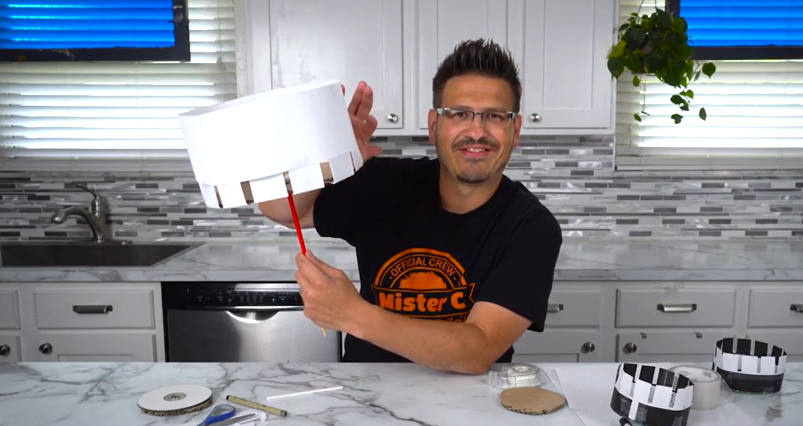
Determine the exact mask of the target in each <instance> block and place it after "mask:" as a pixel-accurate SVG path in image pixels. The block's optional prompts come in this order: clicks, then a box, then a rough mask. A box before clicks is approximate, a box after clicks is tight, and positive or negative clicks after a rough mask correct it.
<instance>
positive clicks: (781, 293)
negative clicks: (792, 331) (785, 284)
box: [747, 288, 803, 327]
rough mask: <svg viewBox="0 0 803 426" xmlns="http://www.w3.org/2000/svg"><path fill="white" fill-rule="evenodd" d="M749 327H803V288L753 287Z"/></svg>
mask: <svg viewBox="0 0 803 426" xmlns="http://www.w3.org/2000/svg"><path fill="white" fill-rule="evenodd" d="M747 326H748V327H803V290H792V289H770V288H763V289H751V290H750V310H749V311H748V320H747Z"/></svg>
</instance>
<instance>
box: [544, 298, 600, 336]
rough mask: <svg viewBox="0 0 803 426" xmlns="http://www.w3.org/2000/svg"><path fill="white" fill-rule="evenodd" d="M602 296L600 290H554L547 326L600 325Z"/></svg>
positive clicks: (550, 301)
mask: <svg viewBox="0 0 803 426" xmlns="http://www.w3.org/2000/svg"><path fill="white" fill-rule="evenodd" d="M601 315H602V296H601V295H600V293H599V291H598V290H571V289H566V290H560V289H556V290H552V294H551V295H550V296H549V308H548V310H547V315H546V327H594V328H597V327H599V325H600V322H601V321H602V320H601Z"/></svg>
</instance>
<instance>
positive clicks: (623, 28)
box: [619, 22, 630, 32]
mask: <svg viewBox="0 0 803 426" xmlns="http://www.w3.org/2000/svg"><path fill="white" fill-rule="evenodd" d="M629 26H630V24H628V23H627V22H625V23H624V24H622V25H621V26H619V31H620V32H621V31H624V30H626V29H627V27H629Z"/></svg>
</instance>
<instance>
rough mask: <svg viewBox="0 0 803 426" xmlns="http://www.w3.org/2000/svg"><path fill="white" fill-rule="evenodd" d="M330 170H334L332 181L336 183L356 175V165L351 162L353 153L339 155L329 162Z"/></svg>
mask: <svg viewBox="0 0 803 426" xmlns="http://www.w3.org/2000/svg"><path fill="white" fill-rule="evenodd" d="M329 168H330V169H331V170H332V180H334V181H335V183H337V182H340V181H341V180H343V179H346V178H347V177H349V176H351V175H353V174H354V165H353V164H352V162H351V153H350V152H347V153H345V154H341V155H338V156H337V157H335V158H333V159H331V160H329Z"/></svg>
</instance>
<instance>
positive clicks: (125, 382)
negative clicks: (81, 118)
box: [0, 363, 803, 426]
mask: <svg viewBox="0 0 803 426" xmlns="http://www.w3.org/2000/svg"><path fill="white" fill-rule="evenodd" d="M659 365H661V366H665V365H663V364H659ZM538 366H539V367H541V368H542V369H543V370H544V371H545V372H547V373H548V374H547V377H549V379H548V380H546V382H545V383H544V384H543V385H542V387H544V388H547V389H550V390H553V391H557V392H559V393H562V394H566V391H565V389H564V388H563V387H562V385H561V383H560V381H559V380H555V379H554V378H555V377H558V376H556V375H555V371H556V369H560V368H563V369H580V368H585V369H594V371H595V372H598V373H599V372H602V373H603V374H604V375H605V376H606V377H607V376H610V377H609V378H610V383H611V387H610V389H611V390H608V388H607V387H605V386H596V387H594V386H593V385H589V389H586V391H587V392H589V393H590V394H591V396H592V398H593V399H597V398H599V399H600V400H601V403H602V406H601V407H600V409H599V411H597V410H589V411H579V410H574V409H572V408H571V404H572V399H571V398H569V406H568V407H563V408H561V409H559V410H557V411H556V412H554V413H551V414H548V415H542V416H529V415H525V414H518V413H514V412H511V411H508V410H506V409H504V408H503V407H502V406H501V405H500V404H499V400H498V398H499V390H497V389H494V388H491V387H489V386H488V385H487V379H486V376H468V375H459V374H451V373H444V372H436V371H433V370H430V369H427V368H425V367H421V366H418V365H415V364H337V363H335V364H238V363H232V364H217V363H189V364H181V363H178V364H176V363H132V364H129V363H122V364H118V363H6V364H0V384H1V385H2V386H0V413H3V414H2V416H0V425H3V426H5V425H8V426H11V425H15V426H16V425H25V426H39V425H48V426H67V425H69V426H73V425H82V426H94V425H103V426H106V425H109V424H115V425H145V424H148V425H197V424H198V423H200V422H201V421H202V420H203V419H204V418H205V416H206V415H207V414H208V412H209V411H210V410H211V408H207V409H206V410H203V411H201V412H197V413H193V414H183V415H179V416H172V417H157V416H152V415H149V414H145V413H143V412H141V411H140V410H139V408H138V407H137V401H138V399H139V398H140V396H142V395H143V394H145V393H147V392H149V391H151V390H154V389H157V388H161V387H164V386H171V385H176V384H188V383H190V384H198V385H203V386H206V387H208V388H210V389H211V391H212V398H213V404H220V403H224V402H225V396H226V395H235V396H239V397H241V398H245V399H248V400H251V401H256V402H261V403H263V404H269V405H273V406H276V407H278V408H281V409H284V410H286V411H287V412H288V416H287V417H283V418H282V417H277V416H273V415H270V416H268V419H267V420H268V422H267V424H276V425H287V426H291V425H350V426H361V425H389V426H393V425H399V426H401V425H428V426H448V425H455V426H472V425H497V424H499V425H508V426H516V425H530V426H532V425H546V426H552V425H560V426H575V425H576V426H602V425H605V426H615V425H618V422H617V417H616V415H615V414H614V413H613V411H612V410H609V409H605V408H606V405H605V404H609V401H610V392H611V391H612V389H613V382H614V379H615V375H616V374H615V372H616V364H607V363H605V364H569V365H567V364H562V365H560V364H539V365H538ZM594 377H599V375H597V374H595V375H594ZM337 385H339V386H343V389H340V390H335V391H330V392H325V393H318V394H313V395H305V396H296V397H290V398H283V399H274V400H271V401H267V400H265V397H266V396H270V395H279V394H285V393H291V392H298V391H301V390H307V389H310V387H312V388H319V387H330V386H337ZM591 387H594V388H595V389H594V390H592V389H591ZM801 389H803V365H801V364H788V365H787V372H786V375H785V377H784V385H783V389H782V390H781V391H780V392H778V393H776V394H772V395H744V394H733V396H732V399H730V400H728V399H725V400H724V402H723V404H722V405H721V406H720V407H719V408H717V409H715V410H711V411H695V410H693V411H691V413H690V414H689V420H688V425H689V426H714V425H721V424H729V425H731V426H753V425H764V426H785V425H790V426H791V425H799V424H800V419H801V418H803V393H801ZM235 407H236V408H237V409H238V412H240V410H245V411H249V409H247V408H245V407H241V406H237V405H235ZM608 408H609V407H608ZM263 424H265V423H263Z"/></svg>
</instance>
